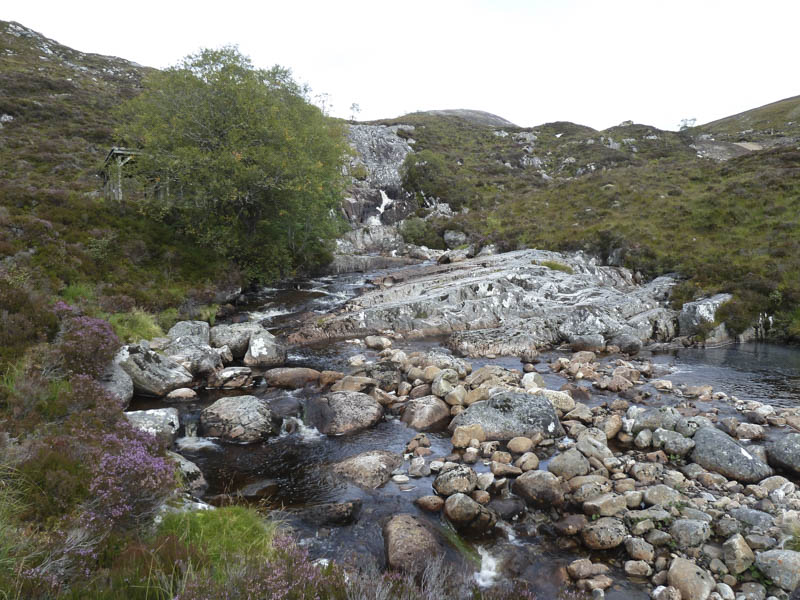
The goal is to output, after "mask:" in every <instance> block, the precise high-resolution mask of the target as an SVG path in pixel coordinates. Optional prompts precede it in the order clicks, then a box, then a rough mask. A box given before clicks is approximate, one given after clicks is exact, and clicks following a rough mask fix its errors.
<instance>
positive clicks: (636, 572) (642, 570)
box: [623, 560, 653, 577]
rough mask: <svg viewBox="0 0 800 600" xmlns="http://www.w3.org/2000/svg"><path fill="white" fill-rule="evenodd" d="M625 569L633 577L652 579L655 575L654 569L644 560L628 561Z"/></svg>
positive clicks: (624, 566)
mask: <svg viewBox="0 0 800 600" xmlns="http://www.w3.org/2000/svg"><path fill="white" fill-rule="evenodd" d="M623 568H624V570H625V574H626V575H630V576H631V577H650V575H652V574H653V568H652V567H651V566H650V565H649V564H647V563H646V562H645V561H643V560H626V561H625V564H624V565H623Z"/></svg>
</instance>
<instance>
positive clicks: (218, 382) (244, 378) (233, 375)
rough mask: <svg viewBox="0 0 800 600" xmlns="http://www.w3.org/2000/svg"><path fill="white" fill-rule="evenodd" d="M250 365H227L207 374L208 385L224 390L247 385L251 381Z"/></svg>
mask: <svg viewBox="0 0 800 600" xmlns="http://www.w3.org/2000/svg"><path fill="white" fill-rule="evenodd" d="M252 374H253V372H252V370H251V369H250V367H227V368H225V369H221V370H219V371H217V372H216V373H213V374H211V375H209V377H208V387H211V388H222V389H226V390H233V389H239V388H243V387H247V386H249V385H251V384H252V383H253V378H252Z"/></svg>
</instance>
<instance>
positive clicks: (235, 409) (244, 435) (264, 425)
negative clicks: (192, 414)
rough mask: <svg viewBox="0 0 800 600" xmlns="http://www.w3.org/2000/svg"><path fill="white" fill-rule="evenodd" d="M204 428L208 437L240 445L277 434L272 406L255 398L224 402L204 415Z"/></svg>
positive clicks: (238, 398)
mask: <svg viewBox="0 0 800 600" xmlns="http://www.w3.org/2000/svg"><path fill="white" fill-rule="evenodd" d="M200 424H201V426H202V428H203V432H204V433H205V435H206V436H208V437H219V438H222V439H224V440H226V441H229V442H236V443H240V444H247V443H251V442H256V441H259V440H261V439H264V438H265V437H267V436H269V435H270V434H272V433H274V427H273V424H272V413H271V412H270V409H269V406H268V405H267V403H266V402H265V401H264V400H261V399H260V398H256V397H255V396H228V397H226V398H220V399H219V400H217V401H216V402H214V403H213V404H212V405H211V406H209V407H207V408H205V409H204V410H203V411H202V412H201V413H200Z"/></svg>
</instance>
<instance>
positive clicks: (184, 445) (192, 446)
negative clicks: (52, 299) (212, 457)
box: [175, 436, 222, 452]
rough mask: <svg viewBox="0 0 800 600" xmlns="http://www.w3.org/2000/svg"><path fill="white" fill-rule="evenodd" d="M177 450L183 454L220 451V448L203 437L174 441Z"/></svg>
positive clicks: (183, 438)
mask: <svg viewBox="0 0 800 600" xmlns="http://www.w3.org/2000/svg"><path fill="white" fill-rule="evenodd" d="M175 446H176V447H177V448H178V450H182V451H184V452H198V451H200V450H222V448H221V447H220V446H219V445H218V444H217V443H216V442H214V440H211V439H209V438H204V437H194V436H193V437H182V438H178V439H177V440H175Z"/></svg>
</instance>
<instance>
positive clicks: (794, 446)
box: [767, 433, 800, 476]
mask: <svg viewBox="0 0 800 600" xmlns="http://www.w3.org/2000/svg"><path fill="white" fill-rule="evenodd" d="M767 456H768V457H769V462H770V464H771V465H773V466H774V467H777V468H779V469H784V470H785V471H788V472H789V473H792V474H793V475H795V476H800V433H787V434H783V435H781V436H780V437H778V438H776V439H775V440H773V441H772V442H770V443H769V444H768V445H767Z"/></svg>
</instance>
